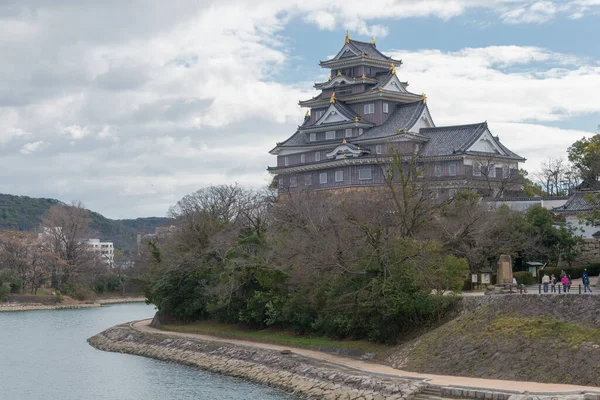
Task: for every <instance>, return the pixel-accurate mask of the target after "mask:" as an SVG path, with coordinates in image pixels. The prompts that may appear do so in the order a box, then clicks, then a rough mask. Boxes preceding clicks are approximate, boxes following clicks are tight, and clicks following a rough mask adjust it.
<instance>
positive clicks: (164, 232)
mask: <svg viewBox="0 0 600 400" xmlns="http://www.w3.org/2000/svg"><path fill="white" fill-rule="evenodd" d="M176 230H177V227H176V226H175V225H169V226H159V227H156V228H154V233H147V234H144V235H140V234H138V235H137V249H138V255H139V254H141V249H142V242H143V243H144V246H145V245H146V244H147V243H148V242H152V243H156V242H158V241H159V240H160V239H161V238H165V237H168V236H171V235H172V234H173V233H174V232H175V231H176Z"/></svg>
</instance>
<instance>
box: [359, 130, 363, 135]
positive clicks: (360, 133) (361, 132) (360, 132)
mask: <svg viewBox="0 0 600 400" xmlns="http://www.w3.org/2000/svg"><path fill="white" fill-rule="evenodd" d="M362 134H363V128H358V136H360V135H362Z"/></svg>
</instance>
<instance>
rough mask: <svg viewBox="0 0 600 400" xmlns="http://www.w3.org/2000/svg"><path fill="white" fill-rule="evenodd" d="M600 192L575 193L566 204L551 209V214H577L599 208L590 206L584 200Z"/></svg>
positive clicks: (593, 205)
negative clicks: (587, 196)
mask: <svg viewBox="0 0 600 400" xmlns="http://www.w3.org/2000/svg"><path fill="white" fill-rule="evenodd" d="M598 194H600V192H597V191H577V192H575V193H573V195H572V196H571V198H570V199H569V200H567V202H566V203H565V204H564V205H562V206H560V207H556V208H553V209H552V211H553V212H558V213H578V212H583V211H592V210H597V209H599V208H600V205H596V204H592V203H590V202H588V201H587V200H586V199H585V196H586V195H598Z"/></svg>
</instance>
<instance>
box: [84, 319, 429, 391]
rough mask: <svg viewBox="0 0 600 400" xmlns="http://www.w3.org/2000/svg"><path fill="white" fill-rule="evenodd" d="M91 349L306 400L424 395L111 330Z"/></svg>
mask: <svg viewBox="0 0 600 400" xmlns="http://www.w3.org/2000/svg"><path fill="white" fill-rule="evenodd" d="M88 343H89V344H90V345H92V346H93V347H95V348H97V349H99V350H104V351H112V352H119V353H128V354H135V355H140V356H145V357H150V358H155V359H159V360H163V361H169V362H175V363H181V364H185V365H191V366H195V367H199V368H201V369H205V370H209V371H212V372H217V373H220V374H223V375H229V376H234V377H239V378H243V379H246V380H250V381H253V382H257V383H261V384H263V385H268V386H273V387H277V388H280V389H283V390H286V391H289V392H292V393H295V394H297V395H300V396H303V397H305V398H320V399H338V398H344V399H363V400H367V399H371V400H373V399H378V400H400V399H407V398H409V397H411V396H413V395H415V394H417V393H420V392H421V391H423V390H424V389H425V387H426V386H427V384H426V383H425V381H424V380H422V379H408V378H402V377H396V376H388V375H385V374H368V373H364V372H361V371H358V370H356V369H353V368H349V367H345V366H343V365H340V364H334V363H330V362H327V361H323V360H321V359H316V358H311V357H307V356H302V355H298V354H294V353H292V352H289V351H288V352H286V351H275V350H270V349H264V348H258V347H250V346H248V347H247V346H239V345H232V344H227V343H223V342H213V341H206V340H199V339H195V338H191V337H177V336H172V335H164V334H149V333H145V332H141V331H139V330H137V329H135V328H133V327H131V326H129V325H119V326H115V327H112V328H109V329H107V330H105V331H103V332H101V333H99V334H98V335H96V336H93V337H92V338H90V339H89V340H88Z"/></svg>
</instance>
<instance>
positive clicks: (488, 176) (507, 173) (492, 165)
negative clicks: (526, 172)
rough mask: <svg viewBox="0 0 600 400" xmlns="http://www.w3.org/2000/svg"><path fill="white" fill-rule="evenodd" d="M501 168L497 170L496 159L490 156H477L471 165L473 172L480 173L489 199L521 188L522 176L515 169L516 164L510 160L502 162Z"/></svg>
mask: <svg viewBox="0 0 600 400" xmlns="http://www.w3.org/2000/svg"><path fill="white" fill-rule="evenodd" d="M502 162H503V163H504V164H503V166H502V168H498V167H497V166H498V163H499V161H498V159H497V158H496V157H494V156H492V155H489V156H485V155H482V156H478V157H476V158H475V163H474V164H473V168H474V171H475V169H476V170H477V171H481V172H480V174H481V176H482V177H483V178H484V180H485V182H486V186H487V192H488V194H487V195H488V196H489V197H503V196H504V195H505V194H506V192H516V191H519V190H521V189H522V188H523V182H524V179H523V176H522V174H521V172H520V171H519V170H518V169H517V167H518V164H516V163H513V162H511V161H510V160H505V161H502Z"/></svg>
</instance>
